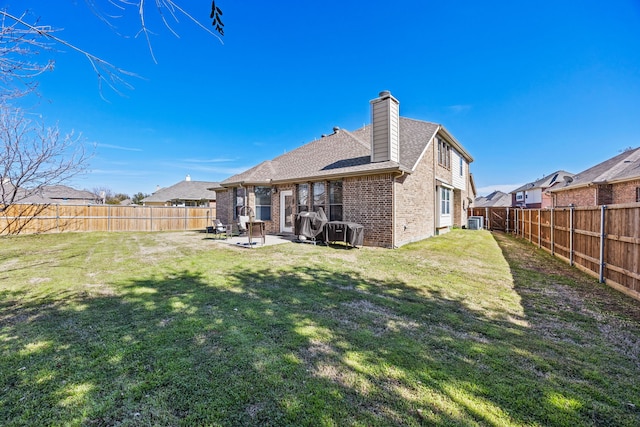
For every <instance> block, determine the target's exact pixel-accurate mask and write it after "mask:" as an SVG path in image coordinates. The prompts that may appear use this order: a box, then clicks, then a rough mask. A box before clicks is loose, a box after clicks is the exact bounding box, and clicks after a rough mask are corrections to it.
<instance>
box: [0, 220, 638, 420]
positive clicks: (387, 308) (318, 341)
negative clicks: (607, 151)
mask: <svg viewBox="0 0 640 427" xmlns="http://www.w3.org/2000/svg"><path fill="white" fill-rule="evenodd" d="M0 244H1V245H0V425H5V426H20V425H87V426H93V425H97V426H101V425H124V426H127V425H136V426H139V425H154V426H158V425H172V426H174V425H185V426H187V425H188V426H191V425H296V426H300V425H326V426H331V425H362V426H365V425H366V426H370V425H385V426H386V425H452V426H453V425H455V426H476V425H478V426H484V425H489V426H576V425H580V426H582V425H587V426H589V425H593V426H601V425H611V426H637V425H640V383H639V382H638V381H637V379H638V378H640V351H639V349H640V327H639V326H640V305H639V304H638V302H637V301H634V300H631V299H629V298H628V297H625V296H624V295H621V294H619V293H617V292H616V291H613V290H611V289H609V288H607V287H606V286H603V285H600V284H598V283H597V282H596V281H594V280H593V279H592V278H590V277H587V276H585V275H583V274H582V273H580V272H578V271H577V270H575V269H572V268H570V267H568V266H566V265H565V264H563V263H562V262H560V261H558V260H557V259H554V258H552V257H550V256H548V255H547V254H546V253H544V252H541V251H540V250H538V249H536V248H534V247H533V246H531V245H529V244H527V243H524V242H522V241H519V240H517V239H514V238H511V237H509V236H504V235H495V236H493V235H491V234H490V233H488V232H484V231H479V232H475V231H474V232H471V231H464V230H456V231H453V232H451V233H448V234H446V235H444V236H440V237H437V238H432V239H428V240H426V241H423V242H419V243H415V244H412V245H408V246H406V247H403V248H401V249H398V250H385V249H375V248H362V249H352V250H345V249H336V248H327V247H322V246H312V245H301V244H297V245H296V244H286V245H279V246H270V247H264V248H259V249H255V250H244V249H239V248H233V247H227V246H225V245H222V244H219V243H216V242H214V241H212V240H208V239H203V235H201V234H197V233H113V234H106V233H85V234H57V235H38V236H18V237H6V238H2V239H0Z"/></svg>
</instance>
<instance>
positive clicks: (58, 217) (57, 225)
mask: <svg viewBox="0 0 640 427" xmlns="http://www.w3.org/2000/svg"><path fill="white" fill-rule="evenodd" d="M56 230H58V233H59V232H60V204H56Z"/></svg>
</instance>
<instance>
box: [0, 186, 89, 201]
mask: <svg viewBox="0 0 640 427" xmlns="http://www.w3.org/2000/svg"><path fill="white" fill-rule="evenodd" d="M11 191H13V186H11V185H10V184H5V192H6V193H7V194H8V193H10V192H11ZM60 200H66V201H69V202H73V201H78V200H79V201H81V202H83V203H84V202H92V201H96V200H98V196H96V195H95V194H93V193H92V192H90V191H87V190H76V189H75V188H72V187H67V186H66V185H47V186H43V187H39V188H35V189H28V190H27V189H24V188H20V189H18V192H17V195H16V200H15V202H16V203H26V204H29V203H34V204H53V203H60Z"/></svg>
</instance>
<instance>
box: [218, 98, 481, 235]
mask: <svg viewBox="0 0 640 427" xmlns="http://www.w3.org/2000/svg"><path fill="white" fill-rule="evenodd" d="M370 106H371V124H370V125H366V126H364V127H362V128H360V129H357V130H354V131H347V130H343V129H339V128H334V132H333V133H332V134H331V135H326V136H324V135H323V137H322V138H320V139H318V140H316V141H313V142H310V143H308V144H305V145H303V146H301V147H299V148H297V149H295V150H293V151H291V152H288V153H286V154H283V155H281V156H279V157H276V158H275V159H273V160H267V161H265V162H262V163H260V164H259V165H257V166H255V167H253V168H251V169H249V170H247V171H245V172H242V173H240V174H237V175H234V176H232V177H230V178H228V179H226V180H224V181H222V182H221V183H220V187H218V188H216V193H217V216H218V218H219V219H220V220H221V221H222V222H223V223H233V222H234V220H235V218H236V217H237V215H238V213H239V212H241V211H242V210H246V208H247V207H248V208H250V209H249V210H250V211H251V212H252V213H253V214H254V216H255V218H256V219H259V220H263V221H265V222H266V229H267V232H268V233H272V234H277V233H292V232H293V222H294V218H295V214H296V213H298V212H302V211H315V210H316V209H317V208H319V207H322V208H323V209H324V211H325V212H326V214H327V216H328V218H329V220H332V221H350V222H356V223H359V224H362V225H363V226H364V244H365V245H367V246H381V247H389V248H393V247H399V246H402V245H404V244H406V243H409V242H413V241H417V240H421V239H425V238H427V237H430V236H433V235H435V234H438V233H442V232H445V231H447V230H449V229H450V228H451V227H452V226H461V225H463V224H465V223H466V209H467V208H468V207H469V204H470V203H471V201H473V199H474V198H475V190H474V188H473V181H472V178H471V176H470V173H469V164H470V163H471V162H472V161H473V159H472V157H471V156H470V155H469V154H468V153H467V151H466V150H465V149H464V148H463V147H462V145H461V144H460V143H459V142H458V141H457V140H456V139H455V138H454V137H453V136H452V135H451V134H450V133H449V132H448V131H447V130H446V129H445V128H444V127H443V126H442V125H439V124H436V123H429V122H425V121H420V120H414V119H408V118H404V117H400V115H399V102H398V100H397V99H396V98H394V97H393V96H392V95H391V93H389V92H387V91H384V92H381V93H380V95H379V97H378V98H376V99H374V100H372V101H370Z"/></svg>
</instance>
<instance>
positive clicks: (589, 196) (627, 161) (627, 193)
mask: <svg viewBox="0 0 640 427" xmlns="http://www.w3.org/2000/svg"><path fill="white" fill-rule="evenodd" d="M549 194H550V195H551V197H553V201H554V202H553V206H556V207H562V206H569V205H574V206H599V205H613V204H626V203H640V147H638V148H634V149H631V150H626V151H624V152H623V153H621V154H618V155H617V156H614V157H612V158H610V159H608V160H605V161H604V162H602V163H598V164H597V165H595V166H592V167H590V168H589V169H586V170H584V171H582V172H580V173H578V174H576V175H575V176H573V177H572V178H570V179H566V180H565V181H564V182H563V183H562V184H561V185H558V186H556V187H554V188H553V189H551V190H549Z"/></svg>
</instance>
